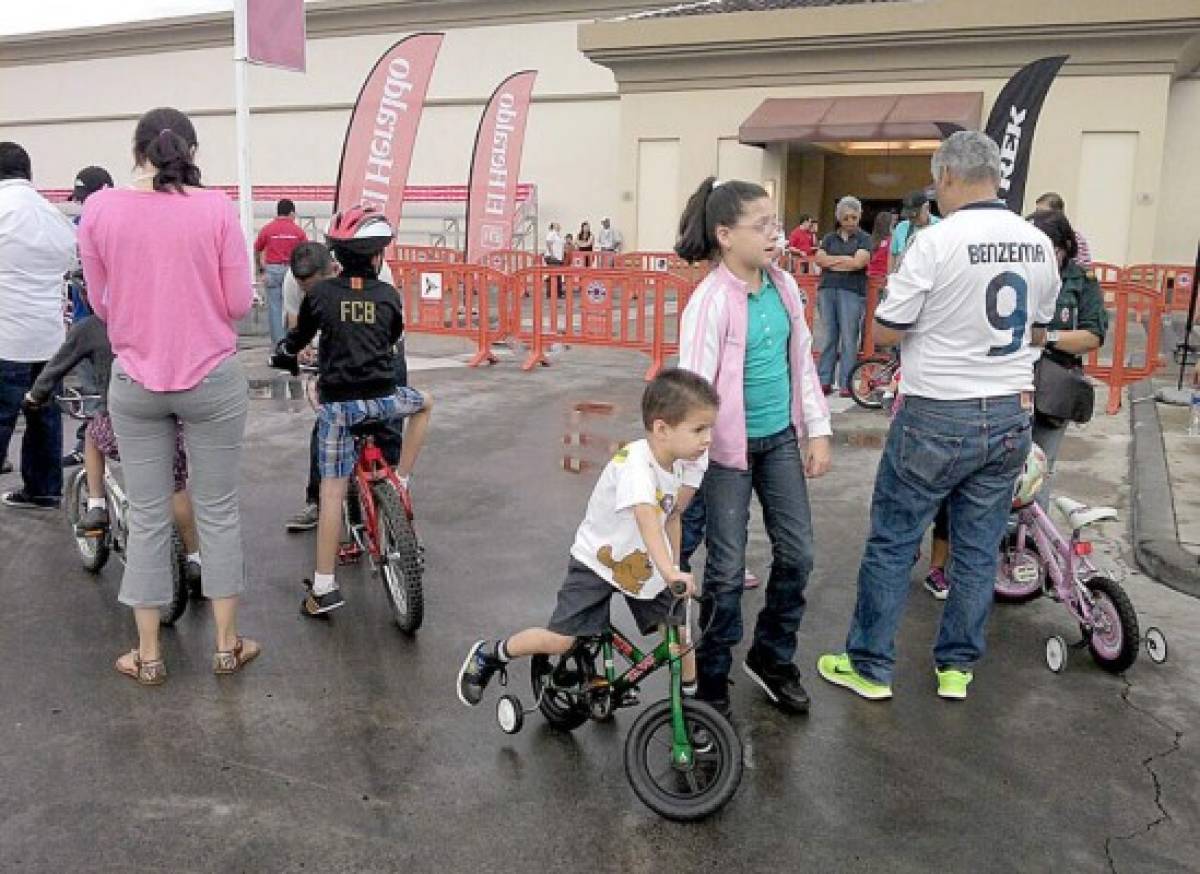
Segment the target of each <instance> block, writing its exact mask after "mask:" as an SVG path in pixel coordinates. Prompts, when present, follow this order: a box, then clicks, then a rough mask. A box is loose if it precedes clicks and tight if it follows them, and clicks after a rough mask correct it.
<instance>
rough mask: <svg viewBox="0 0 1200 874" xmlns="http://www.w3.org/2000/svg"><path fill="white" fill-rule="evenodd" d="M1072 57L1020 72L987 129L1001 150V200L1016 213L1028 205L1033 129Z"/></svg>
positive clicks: (1007, 87)
mask: <svg viewBox="0 0 1200 874" xmlns="http://www.w3.org/2000/svg"><path fill="white" fill-rule="evenodd" d="M1068 57H1070V56H1069V55H1058V56H1056V57H1053V58H1042V59H1041V60H1040V61H1034V62H1033V63H1032V64H1029V65H1028V66H1026V67H1022V68H1021V69H1020V70H1018V71H1017V74H1016V75H1015V76H1013V77H1012V78H1011V79H1009V80H1008V84H1007V85H1005V86H1004V90H1003V91H1001V92H1000V96H999V97H997V98H996V102H995V104H993V106H992V113H991V115H989V116H988V120H987V125H986V126H985V127H984V131H985V132H986V133H987V135H988V136H989V137H991V138H992V139H993V140H995V141H996V144H997V145H998V146H1000V197H1001V198H1003V200H1004V202H1005V203H1007V204H1008V208H1009V209H1011V210H1013V212H1018V213H1019V212H1021V210H1022V207H1023V205H1024V201H1025V180H1026V178H1027V177H1028V176H1029V155H1030V153H1032V151H1033V129H1034V128H1035V127H1036V126H1037V121H1038V115H1039V114H1041V111H1042V102H1043V101H1045V99H1046V93H1047V92H1048V91H1049V90H1050V85H1051V84H1052V83H1053V82H1054V77H1055V76H1057V75H1058V71H1059V70H1060V69H1062V65H1063V64H1064V63H1066V60H1067V58H1068Z"/></svg>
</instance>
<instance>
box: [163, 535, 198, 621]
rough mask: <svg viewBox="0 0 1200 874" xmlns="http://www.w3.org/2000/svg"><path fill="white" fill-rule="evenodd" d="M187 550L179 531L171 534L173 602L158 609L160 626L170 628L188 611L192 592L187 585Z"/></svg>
mask: <svg viewBox="0 0 1200 874" xmlns="http://www.w3.org/2000/svg"><path fill="white" fill-rule="evenodd" d="M186 567H187V549H185V548H184V545H183V538H182V537H180V536H179V532H178V531H172V532H171V602H170V603H169V604H164V605H162V606H161V607H159V608H158V621H159V624H160V625H165V626H167V627H170V626H172V625H174V624H175V621H176V620H177V619H178V618H179V617H180V616H182V615H183V611H185V610H187V605H188V598H189V596H190V594H191V593H190V592H189V591H188V584H187V572H186V571H185V568H186Z"/></svg>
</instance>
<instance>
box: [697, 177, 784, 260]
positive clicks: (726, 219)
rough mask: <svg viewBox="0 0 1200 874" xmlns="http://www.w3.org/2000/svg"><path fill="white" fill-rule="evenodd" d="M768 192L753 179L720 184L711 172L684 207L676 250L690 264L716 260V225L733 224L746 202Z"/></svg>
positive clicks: (718, 251) (717, 247)
mask: <svg viewBox="0 0 1200 874" xmlns="http://www.w3.org/2000/svg"><path fill="white" fill-rule="evenodd" d="M768 196H769V195H768V194H767V190H766V189H765V188H763V187H762V186H761V185H755V184H754V183H753V182H742V181H740V180H737V179H734V180H730V181H729V182H721V183H720V184H718V183H717V180H716V177H715V176H709V177H708V178H707V179H705V180H704V181H703V182H701V183H700V187H699V188H697V189H696V192H695V193H694V194H693V195H692V196H691V197H690V198H688V202H687V206H685V207H684V208H683V215H682V216H680V218H679V236H678V237H677V238H676V240H675V254H676V255H678V256H679V257H680V258H682V259H683V260H684V261H687V262H688V263H689V264H695V263H696V262H697V261H706V260H716V258H717V256H719V255H720V254H721V251H720V249H721V247H720V245H719V244H718V243H717V225H724V226H725V227H732V226H733V225H735V224H737V220H738V217H739V216H741V214H742V212H743V208H744V207H745V205H746V204H747V203H749V202H750V201H752V200H759V199H761V198H764V197H768Z"/></svg>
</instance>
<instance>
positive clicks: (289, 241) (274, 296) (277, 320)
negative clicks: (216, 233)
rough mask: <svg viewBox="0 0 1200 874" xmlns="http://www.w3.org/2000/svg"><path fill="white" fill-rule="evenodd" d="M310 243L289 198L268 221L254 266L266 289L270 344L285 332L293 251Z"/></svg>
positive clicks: (260, 235)
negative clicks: (285, 294) (285, 284)
mask: <svg viewBox="0 0 1200 874" xmlns="http://www.w3.org/2000/svg"><path fill="white" fill-rule="evenodd" d="M306 242H308V235H307V234H305V233H304V230H303V229H302V228H301V227H300V225H298V224H296V204H294V203H292V201H290V200H288V199H287V198H286V197H285V198H284V199H283V200H281V201H279V203H277V204H275V218H274V219H273V220H272V221H270V222H268V223H267V224H266V225H265V226H264V227H263V229H262V230H261V231H259V232H258V238H257V239H256V240H255V241H254V265H255V267H257V268H258V278H259V280H260V281H261V282H262V283H263V284H264V285H265V286H266V290H267V318H268V321H269V324H270V326H271V342H272V343H278V342H279V341H280V340H282V339H283V337H284V334H285V333H286V331H284V329H283V279H284V277H285V276H287V271H288V263H289V262H290V261H291V258H292V250H293V249H295V248H296V247H297V246H299V245H300V244H301V243H306Z"/></svg>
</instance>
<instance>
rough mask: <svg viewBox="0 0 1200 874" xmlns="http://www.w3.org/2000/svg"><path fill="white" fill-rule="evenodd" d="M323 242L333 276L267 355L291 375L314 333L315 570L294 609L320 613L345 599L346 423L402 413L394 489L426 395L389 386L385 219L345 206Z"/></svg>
mask: <svg viewBox="0 0 1200 874" xmlns="http://www.w3.org/2000/svg"><path fill="white" fill-rule="evenodd" d="M326 238H327V239H328V240H329V245H330V248H332V249H333V254H334V256H335V257H336V258H337V260H338V263H340V264H341V265H342V272H341V274H340V275H338V276H336V277H333V278H330V279H324V280H322V281H321V282H319V283H318V284H317V285H316V286H314V287H313V289H312V290H311V291H309V293H308V294H307V295H305V297H304V300H303V301H302V302H301V304H300V317H299V319H298V320H297V323H296V327H295V329H293V330H292V331H291V332H290V333H289V334H288V335H287V336H286V337H285V338H283V340H281V341H280V343H279V346H278V347H277V351H276V354H275V356H274V357H273V358H272V360H271V361H272V364H273V365H275V366H277V367H282V368H284V369H287V370H290V371H291V372H292V373H297V372H298V369H299V368H298V363H297V356H298V355H299V353H300V351H301V350H302V349H304V347H306V346H307V345H308V344H309V343H310V342H311V341H312V338H313V337H314V336H316V333H317V331H320V332H321V346H320V350H319V352H318V357H317V369H318V372H319V374H320V375H319V377H318V380H317V395H318V397H319V400H320V408H319V409H318V411H317V421H318V438H319V441H318V442H319V452H320V465H319V466H320V472H321V509H320V522H319V523H318V525H317V566H316V572H315V573H314V574H313V579H312V580H311V582H310V581H309V580H305V581H304V583H305V586H306V587H307V588H308V595H307V597H306V598H305V599H304V602H303V603H302V605H301V610H302V611H303V613H304V614H305V615H306V616H320V615H322V614H324V613H328V612H329V611H331V610H336V609H337V608H338V607H341V606H342V605H344V604H345V600H344V599H343V598H342V595H341V592H340V591H339V590H338V587H337V582H336V581H335V579H334V565H335V564H336V561H337V552H338V542H339V540H340V539H341V531H342V502H343V500H344V499H345V497H346V484H347V481H348V480H349V478H350V475H351V474H352V473H353V471H354V464H355V462H356V460H357V459H356V458H355V451H354V436H353V434H352V433H351V430H350V429H351V428H352V427H354V426H355V425H361V424H365V423H370V422H386V421H389V420H392V419H397V418H402V417H410V418H411V420H412V421H411V423H410V426H409V429H408V434H407V436H406V438H405V440H404V448H403V449H402V450H401V452H400V461H399V463H398V464H397V465H396V474H397V476H398V477H399V478H400V482H401V485H402V486H404V487H407V486H408V479H409V476H410V475H411V474H412V470H413V466H414V465H415V464H416V460H417V456H418V454H419V453H420V451H421V446H422V445H423V444H424V442H425V431H426V429H427V428H428V427H429V415H430V411H431V410H432V407H433V398H432V397H431V396H430V395H429V394H428V393H425V392H419V391H417V390H416V389H413V388H407V387H397V386H396V374H395V362H394V355H395V352H394V348H395V345H396V343H397V341H399V339H400V337H401V335H402V334H403V332H404V318H403V313H402V309H401V303H400V296H399V295H398V294H397V293H396V289H395V288H393V287H392V286H390V285H388V284H387V283H386V282H380V281H379V280H378V279H377V278H376V276H377V275H378V273H379V267H380V265H381V264H382V263H383V250H384V248H385V247H386V246H387V244H388V243H390V242H391V241H392V229H391V227H390V226H389V225H388V223H387V220H386V219H385V218H384V217H383V216H382V214H380V213H379V212H377V211H376V210H374V209H370V208H363V207H352V208H351V209H348V210H346V211H344V212H341V213H338V214H337V215H335V216H334V217H333V219H332V221H331V222H330V225H329V232H328V233H327V234H326Z"/></svg>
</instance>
